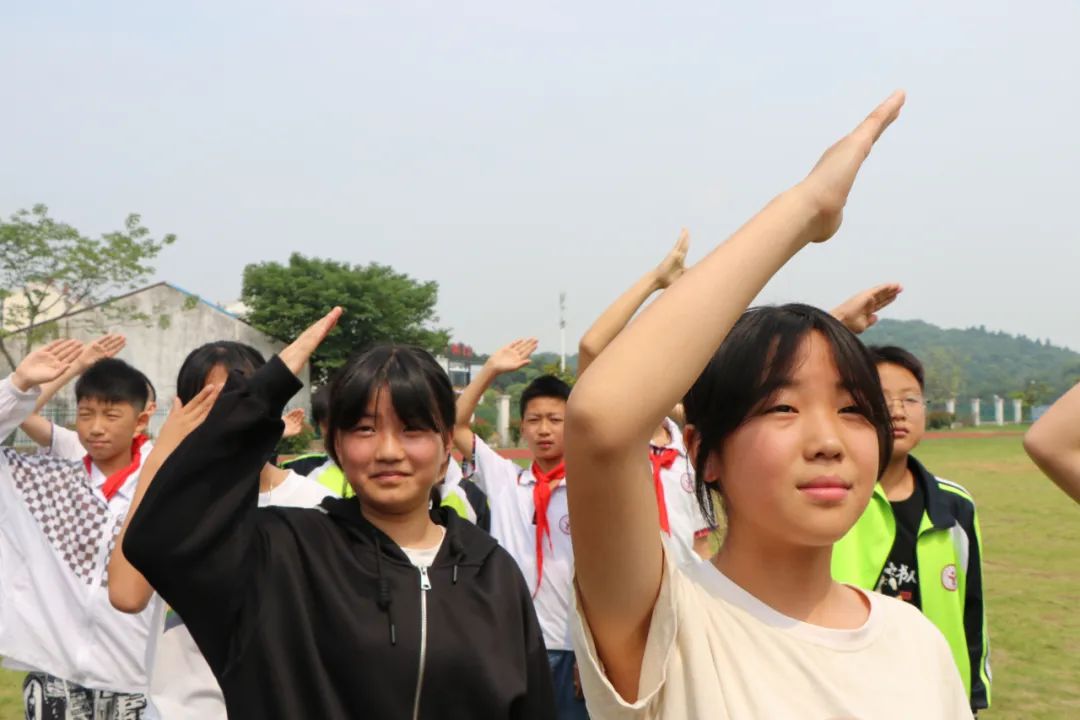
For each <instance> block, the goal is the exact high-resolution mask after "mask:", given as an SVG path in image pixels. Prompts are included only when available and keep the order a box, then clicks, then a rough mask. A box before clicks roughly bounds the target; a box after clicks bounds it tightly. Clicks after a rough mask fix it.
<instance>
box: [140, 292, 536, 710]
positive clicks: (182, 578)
mask: <svg viewBox="0 0 1080 720" xmlns="http://www.w3.org/2000/svg"><path fill="white" fill-rule="evenodd" d="M340 314H341V311H340V309H335V310H334V311H332V312H331V313H330V314H329V315H327V316H326V317H325V318H324V319H323V320H321V321H320V322H318V323H316V324H315V325H313V326H312V327H311V328H309V329H308V330H307V331H306V332H305V333H304V334H303V335H302V336H301V337H300V338H299V339H298V340H297V341H296V342H295V343H293V344H292V345H290V346H289V347H288V348H286V349H285V350H284V351H282V353H281V354H280V355H279V356H277V357H275V358H273V359H271V361H270V362H268V363H267V364H266V365H265V366H264V367H263V368H261V369H259V370H258V371H257V372H256V373H255V374H254V375H253V376H252V377H251V378H249V379H246V380H245V379H244V378H243V377H242V376H240V375H239V374H233V375H231V376H230V378H229V381H228V383H227V384H226V386H225V388H224V390H223V391H222V393H221V395H220V397H219V398H218V400H217V402H216V404H215V406H214V408H213V410H212V411H211V412H210V414H209V416H208V417H207V418H206V421H205V422H204V423H203V424H202V426H201V427H199V428H197V429H196V430H195V431H194V432H192V434H191V435H190V436H188V437H187V438H186V439H185V440H184V441H183V442H182V443H181V444H180V446H179V447H178V448H177V449H176V450H175V451H174V452H173V454H172V455H171V456H170V457H169V458H168V459H167V460H166V461H165V463H164V464H163V465H162V467H161V469H160V470H159V471H158V472H157V475H156V477H154V479H153V482H152V484H151V485H150V486H149V488H148V490H147V491H146V495H145V497H144V498H143V501H142V504H141V505H140V506H139V508H138V510H137V511H136V513H135V516H134V518H133V519H132V521H131V523H130V525H129V527H128V530H127V534H126V537H125V539H124V542H123V551H124V554H125V555H126V556H127V557H128V559H129V560H130V561H131V563H132V564H133V565H134V566H135V567H136V568H137V569H138V570H139V571H140V572H142V573H143V575H144V576H145V577H146V579H147V580H148V581H149V582H150V584H151V585H153V586H154V587H155V588H156V589H157V590H158V592H160V593H161V595H162V596H163V597H164V598H165V599H166V600H167V601H168V602H169V604H170V605H172V606H173V607H174V608H175V609H176V611H177V612H178V613H179V614H180V615H181V616H182V617H183V618H184V620H185V622H186V623H187V626H188V628H189V629H190V631H191V634H192V636H193V637H194V639H195V642H196V644H197V645H198V646H199V649H200V650H201V651H202V653H203V654H204V655H205V657H206V659H207V661H208V663H209V664H210V667H211V669H212V670H213V671H214V675H215V676H216V677H217V679H218V682H219V683H220V685H221V688H222V690H223V691H224V695H225V703H226V706H227V709H228V713H229V717H230V718H232V719H233V720H241V719H243V718H281V719H282V720H285V719H288V720H298V719H301V718H319V719H320V720H324V719H325V720H333V719H336V718H341V719H345V718H379V719H382V718H387V719H389V720H393V719H396V718H403V719H405V718H482V719H485V720H486V719H487V718H522V719H526V718H527V719H530V720H531V719H533V718H537V719H539V718H545V719H546V718H553V717H554V716H555V711H554V701H553V696H552V689H551V679H550V674H549V671H548V666H547V655H546V652H545V648H544V642H543V639H542V636H541V633H540V629H539V625H538V623H537V620H536V614H535V612H534V610H533V607H532V602H531V600H530V596H529V590H528V588H527V586H526V584H525V581H524V579H523V578H522V576H521V573H520V571H519V570H518V567H517V564H516V563H515V562H514V561H513V559H512V558H511V557H510V555H509V554H507V552H506V551H505V550H503V549H502V548H501V547H499V546H498V545H497V544H496V542H495V541H494V540H492V539H491V537H490V536H489V535H487V534H486V533H484V532H483V531H481V530H479V529H477V528H475V527H474V526H472V525H470V524H468V523H466V522H464V521H461V520H459V519H458V518H457V516H456V515H455V514H454V513H453V512H447V511H446V510H444V509H442V508H436V509H430V502H429V497H430V493H431V488H432V486H433V485H434V484H435V482H436V481H437V479H438V478H440V477H442V475H443V473H444V472H445V471H446V464H447V462H448V461H449V442H450V432H451V430H452V428H453V422H454V396H453V390H452V389H451V387H450V382H449V379H448V378H447V376H446V373H445V372H444V371H443V370H442V368H440V367H439V365H438V364H437V363H436V362H435V360H434V358H432V357H431V355H429V354H428V353H426V352H424V351H423V350H419V349H417V348H410V347H385V348H377V349H375V350H371V351H368V352H366V353H364V354H363V355H361V356H359V357H357V358H355V359H354V360H351V361H350V362H349V363H348V364H347V365H346V366H345V367H344V368H342V369H341V371H340V372H339V373H338V376H337V378H336V380H335V381H334V384H333V386H332V388H331V395H330V397H331V400H330V417H329V428H328V434H327V448H328V450H329V452H330V454H331V456H332V457H333V458H334V460H335V461H336V462H337V463H338V465H339V466H340V467H341V468H342V470H343V471H344V473H345V476H346V477H347V478H348V480H349V483H350V484H351V486H352V487H353V488H354V490H355V491H356V495H357V497H356V498H353V499H347V500H346V499H328V500H326V501H324V502H323V504H322V505H321V506H320V507H319V508H316V509H313V510H309V509H295V508H280V507H272V508H264V509H258V508H257V507H256V502H255V500H256V495H257V493H258V471H259V469H260V468H261V467H262V466H263V464H264V463H265V461H266V458H267V457H269V456H270V454H271V453H272V452H273V450H274V446H275V445H276V443H277V441H278V438H279V437H280V435H281V429H282V423H281V411H282V409H283V408H284V406H285V403H286V402H287V401H288V399H289V398H290V397H292V395H293V394H295V393H296V391H297V390H298V389H299V388H300V381H299V380H298V379H297V378H296V373H298V372H299V371H300V369H301V368H302V367H303V366H304V364H305V363H306V362H307V359H308V358H309V357H310V355H311V353H312V352H313V351H314V349H315V348H316V347H317V346H318V344H319V343H320V342H321V341H322V339H323V338H324V337H325V336H326V334H327V333H328V332H329V331H330V329H332V328H333V326H334V324H335V323H336V322H337V318H338V317H339V316H340Z"/></svg>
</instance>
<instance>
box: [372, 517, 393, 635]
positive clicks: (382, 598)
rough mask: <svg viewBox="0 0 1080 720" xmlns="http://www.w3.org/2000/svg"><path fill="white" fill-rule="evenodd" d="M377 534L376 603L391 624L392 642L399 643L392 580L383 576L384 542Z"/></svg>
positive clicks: (375, 534)
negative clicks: (391, 591) (392, 595)
mask: <svg viewBox="0 0 1080 720" xmlns="http://www.w3.org/2000/svg"><path fill="white" fill-rule="evenodd" d="M372 534H373V535H374V536H375V567H376V572H378V574H379V579H378V599H377V600H376V604H377V605H378V606H379V609H380V610H382V611H383V612H384V613H386V621H387V623H388V624H389V625H390V644H391V645H397V628H396V627H394V611H393V610H392V609H391V607H390V604H391V600H392V598H391V597H390V581H389V580H387V579H386V577H385V576H383V567H382V542H380V541H379V533H377V532H375V533H372Z"/></svg>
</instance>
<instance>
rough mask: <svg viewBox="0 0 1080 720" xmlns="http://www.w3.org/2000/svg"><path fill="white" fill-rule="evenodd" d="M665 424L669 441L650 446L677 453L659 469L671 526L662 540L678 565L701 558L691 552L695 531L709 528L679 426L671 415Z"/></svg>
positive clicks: (698, 560)
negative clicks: (669, 533) (668, 532)
mask: <svg viewBox="0 0 1080 720" xmlns="http://www.w3.org/2000/svg"><path fill="white" fill-rule="evenodd" d="M664 427H666V428H667V431H668V434H669V435H670V436H671V442H669V443H668V444H667V445H664V446H657V445H654V446H652V448H656V449H660V450H664V449H668V448H670V449H672V450H675V451H677V452H678V453H679V457H678V458H676V459H675V462H674V463H672V465H671V467H670V468H661V470H660V485H661V487H663V489H664V503H665V505H666V506H667V513H668V526H669V527H670V528H671V535H670V536H668V535H664V541H665V542H666V543H667V547H668V551H669V552H671V555H672V560H673V561H674V562H675V563H676V564H677V565H682V564H683V563H688V562H701V556H700V555H698V554H697V553H696V552H694V538H695V537H696V536H697V535H698V533H701V532H708V531H709V523H708V521H707V520H706V519H705V516H704V515H703V514H702V513H701V506H700V505H698V501H697V495H695V494H694V468H693V466H692V465H691V464H690V458H688V457H687V455H686V445H685V443H683V439H682V434H681V433H680V432H679V426H678V425H676V424H675V422H674V421H673V420H671V419H670V418H664ZM652 448H650V450H651V449H652Z"/></svg>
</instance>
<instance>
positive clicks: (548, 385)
mask: <svg viewBox="0 0 1080 720" xmlns="http://www.w3.org/2000/svg"><path fill="white" fill-rule="evenodd" d="M536 398H555V399H557V400H562V401H564V402H565V401H566V400H568V399H569V398H570V386H569V385H567V384H566V382H565V381H563V380H562V379H560V378H558V377H556V376H554V375H541V376H540V377H538V378H536V379H535V380H533V381H532V382H531V383H529V384H528V386H527V387H526V388H525V391H524V392H522V393H521V401H520V402H519V403H518V411H519V412H520V413H521V417H522V418H524V417H525V409H526V408H527V407H529V403H530V402H531V401H533V400H535V399H536Z"/></svg>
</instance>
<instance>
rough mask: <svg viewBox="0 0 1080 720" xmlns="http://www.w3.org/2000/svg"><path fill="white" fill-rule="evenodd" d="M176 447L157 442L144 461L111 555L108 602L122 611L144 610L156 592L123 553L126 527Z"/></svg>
mask: <svg viewBox="0 0 1080 720" xmlns="http://www.w3.org/2000/svg"><path fill="white" fill-rule="evenodd" d="M173 449H175V448H162V447H161V446H160V445H155V446H154V449H153V451H151V453H150V457H148V458H147V459H146V462H145V463H144V464H143V467H142V470H141V471H140V473H139V482H138V484H137V485H136V487H135V496H134V498H133V499H132V501H131V505H130V507H128V512H127V516H126V517H125V518H124V525H123V527H122V528H121V529H120V535H119V536H118V537H117V540H116V546H115V547H114V548H113V551H112V555H111V556H110V557H109V602H110V603H112V606H113V607H114V608H116V609H117V610H119V611H120V612H125V613H138V612H142V611H143V609H145V608H146V606H147V605H148V604H149V603H150V598H151V597H153V595H154V589H153V588H152V587H151V586H150V583H149V582H147V580H146V578H144V577H143V575H142V573H140V572H139V571H138V570H136V569H135V566H134V565H132V564H131V562H130V561H129V560H128V559H127V556H126V555H124V539H125V538H126V537H127V529H128V525H129V524H130V523H131V518H133V517H134V516H135V512H136V511H137V510H138V509H139V505H140V504H141V503H142V499H143V496H145V495H146V491H147V489H148V488H149V487H150V484H151V483H152V482H153V481H154V476H155V475H156V474H157V471H158V469H159V468H160V467H161V462H162V461H163V459H164V458H166V457H168V455H169V454H170V453H171V452H172V450H173Z"/></svg>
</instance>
